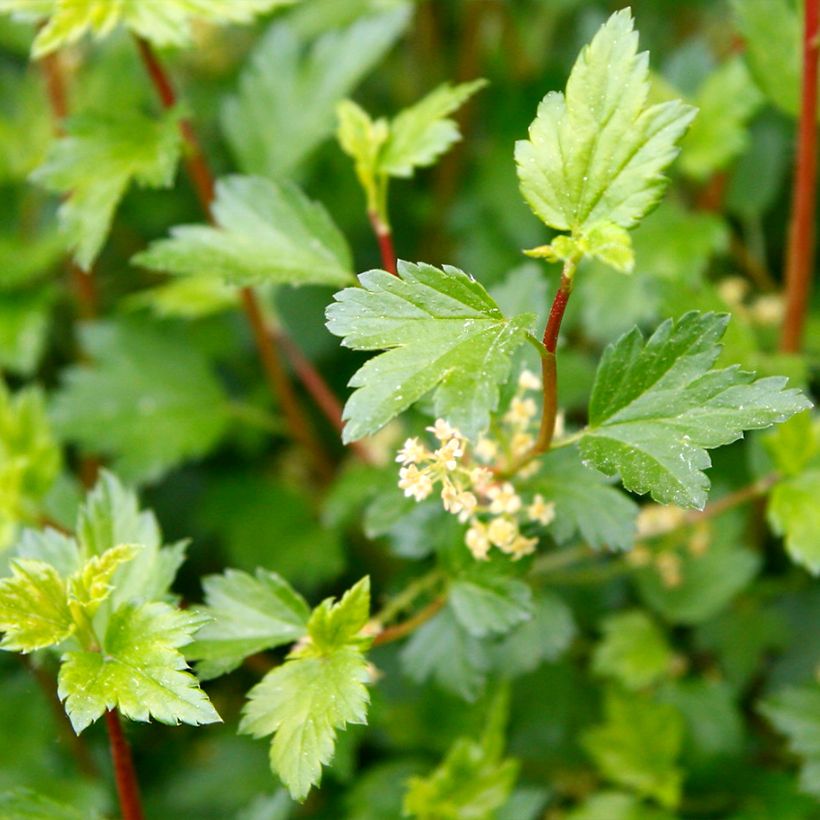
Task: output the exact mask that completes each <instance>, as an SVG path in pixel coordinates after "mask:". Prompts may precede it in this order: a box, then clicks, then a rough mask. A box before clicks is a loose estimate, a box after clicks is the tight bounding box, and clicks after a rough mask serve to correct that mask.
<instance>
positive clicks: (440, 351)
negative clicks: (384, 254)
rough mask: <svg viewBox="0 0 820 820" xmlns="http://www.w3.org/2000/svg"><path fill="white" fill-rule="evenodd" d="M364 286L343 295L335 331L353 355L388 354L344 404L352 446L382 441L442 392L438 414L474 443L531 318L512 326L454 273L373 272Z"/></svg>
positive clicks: (332, 321) (471, 282) (425, 269)
mask: <svg viewBox="0 0 820 820" xmlns="http://www.w3.org/2000/svg"><path fill="white" fill-rule="evenodd" d="M359 281H360V282H361V284H362V288H348V289H346V290H343V291H341V292H340V293H337V294H336V297H335V298H336V302H335V303H334V304H332V305H331V306H330V307H329V308H328V310H327V317H328V328H329V330H330V332H331V333H334V334H335V335H337V336H341V337H342V339H343V341H342V344H343V345H344V346H345V347H351V348H353V349H354V350H384V349H387V352H386V353H382V354H380V355H379V356H376V357H375V358H373V359H371V360H370V361H368V362H367V363H366V364H365V365H364V366H363V367H362V368H361V369H360V370H359V371H358V372H357V373H356V374H355V375H354V376H353V378H352V379H351V380H350V386H351V387H356V388H358V390H356V391H355V392H354V393H353V395H352V396H351V397H350V399H349V400H348V402H347V404H346V405H345V410H344V419H345V421H346V422H347V424H346V426H345V430H344V434H343V437H344V440H345V441H355V440H356V439H359V438H362V437H363V436H366V435H368V434H369V433H375V432H376V431H377V430H378V429H379V428H381V427H383V426H384V425H385V424H387V422H388V421H390V419H392V418H393V417H395V416H397V415H398V414H399V413H401V412H402V410H405V409H406V408H408V407H409V406H410V405H411V404H413V403H414V402H416V401H418V400H419V399H421V398H422V397H423V396H424V395H425V394H427V393H429V392H430V391H431V390H434V389H435V392H434V395H433V401H434V407H435V410H434V412H435V415H436V416H438V417H441V418H446V419H447V420H448V421H449V422H450V423H451V424H453V425H455V426H456V427H457V428H459V429H460V430H461V431H462V432H463V433H464V434H465V435H467V436H474V435H475V434H476V433H478V432H480V431H481V430H483V429H485V428H486V426H487V424H488V422H489V414H490V412H491V411H493V410H495V409H496V407H497V405H498V385H499V383H501V382H503V381H504V380H505V379H506V377H507V375H508V374H509V371H510V356H511V355H512V353H513V352H514V351H515V350H516V348H518V347H520V345H522V344H523V343H524V341H525V339H526V333H527V330H528V329H529V327H530V325H531V324H532V321H533V316H532V314H529V313H524V314H521V315H520V316H516V317H514V318H512V319H509V320H508V319H505V318H504V316H503V315H502V313H501V311H500V310H499V308H498V306H497V305H496V304H495V302H494V301H493V299H492V298H491V297H490V296H489V294H488V293H487V291H486V290H484V288H483V287H482V286H481V285H480V284H479V283H478V282H476V280H475V279H473V278H472V277H470V276H468V275H467V274H466V273H464V272H463V271H460V270H458V269H456V268H451V267H449V266H446V267H444V268H443V269H439V268H434V267H433V266H432V265H411V264H410V263H409V262H403V263H401V267H400V272H399V276H398V277H395V276H391V275H390V274H389V273H387V272H385V271H380V270H374V271H368V272H367V273H363V274H362V275H361V276H360V277H359Z"/></svg>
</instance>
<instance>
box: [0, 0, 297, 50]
mask: <svg viewBox="0 0 820 820" xmlns="http://www.w3.org/2000/svg"><path fill="white" fill-rule="evenodd" d="M295 1H296V0H230V2H229V3H214V2H213V0H162V2H161V3H145V2H144V0H120V2H117V3H114V4H112V3H110V2H109V0H0V12H27V13H30V14H34V15H37V16H46V15H49V16H50V19H49V21H48V23H47V25H45V26H44V27H43V28H42V29H41V30H40V32H39V34H38V35H37V39H36V40H35V41H34V46H33V48H32V56H33V57H35V58H37V57H42V56H43V55H45V54H48V53H49V52H51V51H54V50H56V49H58V48H61V47H62V46H65V45H70V44H71V43H74V42H76V41H77V40H79V39H80V38H81V37H83V36H84V35H85V34H89V33H90V34H92V35H93V36H94V37H96V38H102V37H106V36H107V35H108V34H110V33H111V32H112V31H113V30H114V29H115V28H117V26H120V25H123V26H125V27H126V28H128V29H130V30H131V31H132V32H133V33H134V34H136V35H137V36H139V37H144V38H146V39H147V40H150V41H151V42H152V43H154V44H155V45H158V46H170V45H176V46H181V45H186V44H188V43H189V41H190V36H191V30H190V26H191V22H192V19H196V20H202V21H206V22H211V23H217V24H219V23H221V24H225V23H249V22H251V21H252V20H253V18H254V17H255V16H256V15H258V14H265V13H266V12H269V11H271V10H273V9H275V8H277V7H279V6H286V5H290V4H291V3H293V2H295Z"/></svg>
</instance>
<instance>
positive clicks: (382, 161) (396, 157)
mask: <svg viewBox="0 0 820 820" xmlns="http://www.w3.org/2000/svg"><path fill="white" fill-rule="evenodd" d="M486 84H487V81H486V80H473V81H472V82H469V83H460V84H459V85H455V86H452V85H450V84H449V83H443V84H442V85H440V86H438V88H435V89H433V91H431V92H430V93H429V94H428V95H427V96H426V97H424V98H423V99H421V100H419V102H417V103H415V105H412V106H410V107H409V108H405V109H404V110H403V111H402V112H401V113H399V114H398V116H396V117H395V118H394V119H393V120H392V121H391V123H390V133H389V136H388V138H387V141H386V142H385V144H384V147H383V148H382V151H381V154H380V156H379V172H380V173H382V174H387V175H388V176H391V177H410V176H412V175H413V171H414V170H415V169H416V168H422V167H424V166H427V165H432V164H433V163H435V161H436V160H437V159H438V158H439V157H440V156H441V155H442V154H443V153H444V152H445V151H447V149H448V148H450V146H451V145H453V143H455V142H457V141H458V140H459V139H460V134H459V131H458V125H457V124H456V122H455V121H454V120H452V119H449V118H448V115H449V114H452V113H453V112H454V111H455V110H456V109H458V108H460V107H461V106H462V105H463V104H464V103H465V102H466V101H467V100H469V99H470V97H472V96H473V94H475V93H476V91H478V90H479V89H480V88H483V87H484V86H485V85H486Z"/></svg>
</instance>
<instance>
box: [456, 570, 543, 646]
mask: <svg viewBox="0 0 820 820" xmlns="http://www.w3.org/2000/svg"><path fill="white" fill-rule="evenodd" d="M449 600H450V606H451V607H452V609H453V613H454V614H455V616H456V618H458V621H459V623H460V624H461V625H462V626H463V627H464V628H465V629H466V630H467V632H469V633H470V634H471V635H474V636H475V637H476V638H482V637H485V636H487V635H491V634H500V635H503V634H505V633H506V632H509V631H510V630H511V629H512V628H513V627H514V626H516V625H517V624H520V623H523V622H524V621H528V620H529V619H530V618H531V617H532V614H533V605H532V590H531V589H530V587H529V586H528V585H527V584H526V583H524V582H523V581H520V580H518V579H517V578H511V577H509V576H508V575H504V574H503V573H501V572H499V570H498V568H497V567H494V566H489V565H487V564H476V565H475V566H473V567H471V568H469V569H468V570H467V571H466V572H464V573H462V574H461V575H459V577H457V578H456V579H454V580H453V582H452V584H451V586H450V593H449Z"/></svg>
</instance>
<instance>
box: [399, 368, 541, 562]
mask: <svg viewBox="0 0 820 820" xmlns="http://www.w3.org/2000/svg"><path fill="white" fill-rule="evenodd" d="M540 386H541V383H540V381H539V380H538V378H537V377H536V376H535V375H534V374H532V373H530V372H529V371H526V370H525V371H524V372H523V373H522V374H521V376H520V378H519V382H518V390H517V392H516V395H515V396H514V397H513V399H512V401H511V402H510V407H509V409H508V411H507V413H506V414H505V415H504V417H503V420H502V423H501V425H500V427H501V430H500V435H499V438H498V439H492V438H489V437H483V438H480V439H479V440H478V442H477V443H476V445H475V447H473V448H472V449H471V448H470V444H469V442H468V441H467V439H466V438H465V437H464V436H463V435H462V434H461V433H460V432H459V430H457V429H456V428H455V427H453V426H451V425H450V424H448V423H447V422H446V421H444V420H443V419H438V420H437V421H436V423H435V424H434V425H433V426H432V427H428V428H427V430H428V431H429V432H431V433H432V434H433V436H434V437H435V439H436V441H437V443H438V446H437V447H436V448H435V449H429V448H428V447H427V446H426V445H425V444H424V443H423V442H422V441H420V440H419V439H418V438H416V437H414V438H409V439H407V441H405V442H404V446H403V447H402V448H401V450H399V452H398V455H397V456H396V461H398V462H399V463H400V464H401V465H402V466H401V468H400V470H399V487H400V488H401V489H402V490H404V494H405V495H406V496H408V497H412V498H415V499H416V501H423V500H424V499H425V498H428V497H429V496H430V495H432V494H433V492H434V491H435V490H436V489H437V488H440V490H439V492H440V495H441V501H442V504H443V506H444V509H445V510H447V512H449V513H451V514H452V515H456V516H458V519H459V521H461V522H462V523H469V527H468V529H467V533H466V535H465V539H464V540H465V543H466V545H467V547H468V548H469V550H470V551H471V552H472V553H473V555H474V556H475V557H476V558H477V559H479V560H484V559H486V558H487V555H488V553H489V551H490V549H492V548H493V547H497V548H498V549H499V550H501V551H502V552H505V553H507V554H509V555H512V556H513V557H514V558H520V557H522V556H524V555H529V554H530V553H532V552H534V550H535V545H536V544H537V543H538V539H537V538H533V537H528V536H526V535H524V534H523V533H522V531H521V529H522V527H524V526H526V525H528V524H539V525H541V526H546V525H547V524H549V523H550V521H552V519H553V518H554V516H555V511H554V505H553V504H552V502H548V501H545V500H544V498H542V497H541V496H540V495H537V494H536V495H535V496H533V497H532V498H531V499H530V500H529V501H528V502H525V500H524V499H522V497H521V496H520V495H519V494H518V493H517V492H516V489H515V487H514V486H513V485H512V484H511V483H510V482H509V481H503V480H501V481H499V480H498V479H497V478H496V475H497V473H498V472H500V471H502V470H503V468H504V466H505V464H507V463H510V462H511V461H512V460H514V459H517V458H520V457H521V455H523V454H524V453H526V452H527V451H528V450H529V449H530V448H531V447H532V445H533V443H534V440H535V439H534V437H533V436H532V435H531V434H530V432H529V428H530V427H531V425H532V422H533V420H534V418H535V416H536V414H537V407H536V405H535V401H534V400H533V399H531V398H528V397H525V395H524V394H525V393H526V392H527V391H528V390H538V389H539V388H540ZM473 459H475V460H477V461H478V462H479V463H476V462H475V461H474V460H473ZM522 472H523V471H522Z"/></svg>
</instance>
